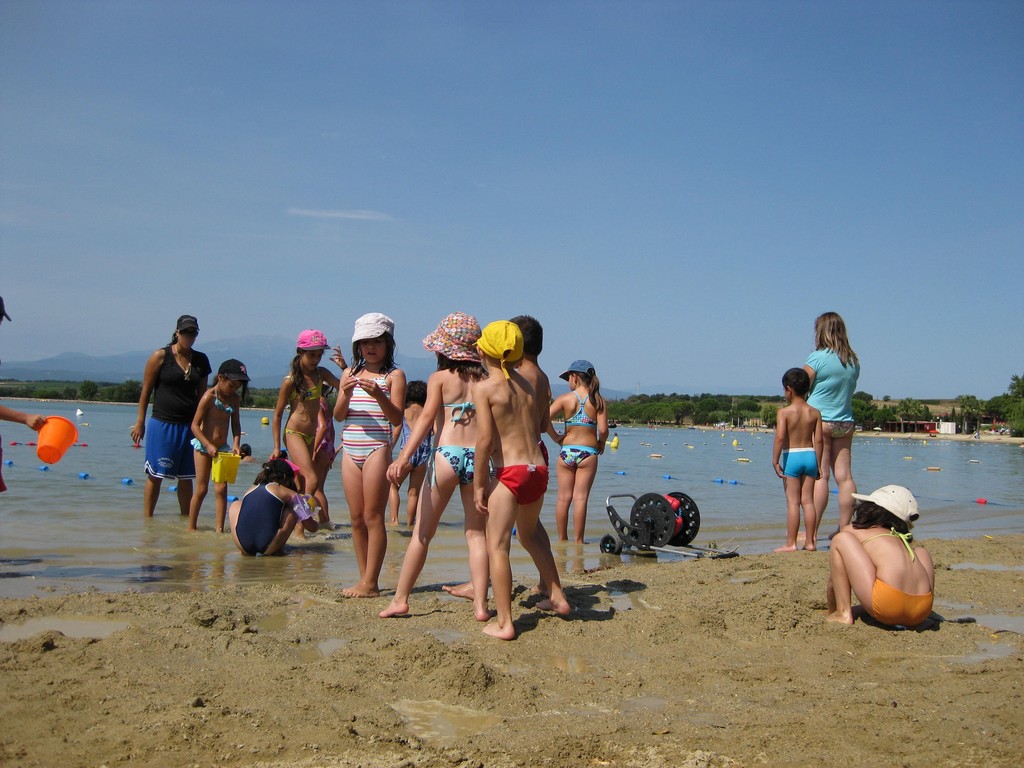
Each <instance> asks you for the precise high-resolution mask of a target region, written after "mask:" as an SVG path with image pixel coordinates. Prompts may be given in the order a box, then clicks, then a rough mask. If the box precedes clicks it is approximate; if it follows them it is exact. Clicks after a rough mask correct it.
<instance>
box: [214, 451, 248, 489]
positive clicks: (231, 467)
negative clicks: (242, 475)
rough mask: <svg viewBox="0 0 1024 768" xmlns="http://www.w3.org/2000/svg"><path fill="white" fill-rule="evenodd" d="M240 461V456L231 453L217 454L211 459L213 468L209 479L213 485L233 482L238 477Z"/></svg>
mask: <svg viewBox="0 0 1024 768" xmlns="http://www.w3.org/2000/svg"><path fill="white" fill-rule="evenodd" d="M241 461H242V457H241V456H237V455H235V454H233V453H218V454H217V455H216V456H214V457H213V468H212V470H211V472H210V478H211V479H212V480H213V482H215V483H228V484H231V483H233V482H235V479H236V478H237V477H238V464H239V463H240V462H241Z"/></svg>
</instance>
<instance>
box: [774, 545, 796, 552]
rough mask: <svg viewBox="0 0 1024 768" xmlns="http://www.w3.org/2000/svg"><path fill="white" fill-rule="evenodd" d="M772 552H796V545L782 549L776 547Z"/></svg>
mask: <svg viewBox="0 0 1024 768" xmlns="http://www.w3.org/2000/svg"><path fill="white" fill-rule="evenodd" d="M772 552H796V544H787V545H786V546H784V547H776V548H775V549H773V550H772Z"/></svg>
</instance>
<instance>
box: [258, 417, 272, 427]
mask: <svg viewBox="0 0 1024 768" xmlns="http://www.w3.org/2000/svg"><path fill="white" fill-rule="evenodd" d="M269 423H270V419H268V418H267V417H266V416H264V417H263V418H262V419H260V424H262V425H263V426H267V424H269Z"/></svg>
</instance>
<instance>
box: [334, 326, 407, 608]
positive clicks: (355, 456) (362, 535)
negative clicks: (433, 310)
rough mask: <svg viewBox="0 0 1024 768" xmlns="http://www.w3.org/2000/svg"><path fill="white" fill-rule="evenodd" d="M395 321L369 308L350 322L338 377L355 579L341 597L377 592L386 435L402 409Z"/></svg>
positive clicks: (383, 546)
mask: <svg viewBox="0 0 1024 768" xmlns="http://www.w3.org/2000/svg"><path fill="white" fill-rule="evenodd" d="M394 331H395V324H394V321H392V320H391V318H390V317H388V316H387V315H382V314H380V313H379V312H371V313H370V314H367V315H363V316H362V317H360V318H359V319H358V320H356V324H355V333H353V335H352V366H351V367H350V368H348V369H347V370H346V371H345V373H344V374H343V375H342V377H341V387H340V388H339V390H338V400H337V403H336V404H335V406H334V418H335V420H337V421H343V422H344V423H345V426H344V429H343V431H342V433H341V442H342V447H343V449H344V456H343V458H342V461H341V481H342V485H343V486H344V488H345V499H346V501H347V502H348V509H349V514H350V515H351V518H352V546H353V548H354V549H355V552H356V562H357V564H358V565H359V583H357V584H356V585H355V586H352V587H349V588H347V589H344V590H342V594H344V595H345V596H346V597H377V596H378V595H380V585H379V583H378V579H379V578H380V569H381V566H383V564H384V555H385V554H386V553H387V544H388V539H387V528H386V526H385V523H384V510H385V507H386V506H387V501H388V490H389V483H388V478H387V469H388V465H390V464H391V436H392V432H393V429H394V427H396V426H398V425H400V424H401V423H402V416H403V415H404V412H405V383H406V382H405V374H404V373H403V372H402V371H401V370H399V369H398V368H396V367H395V357H394V355H395V336H394Z"/></svg>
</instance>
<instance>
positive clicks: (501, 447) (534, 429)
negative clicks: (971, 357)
mask: <svg viewBox="0 0 1024 768" xmlns="http://www.w3.org/2000/svg"><path fill="white" fill-rule="evenodd" d="M477 347H478V348H479V349H480V353H481V357H482V359H483V362H484V365H485V367H486V368H487V373H488V377H487V378H486V379H484V380H483V381H481V382H479V383H478V384H476V385H475V386H474V387H473V400H474V402H475V404H476V410H477V420H478V425H477V442H476V461H477V466H486V464H487V461H488V459H491V460H493V462H494V471H495V475H496V478H495V479H492V478H490V477H488V476H487V474H486V473H484V472H477V474H476V477H475V478H474V499H475V502H476V507H477V510H478V511H479V512H480V513H481V514H483V515H487V553H488V556H489V559H490V571H491V587H492V589H493V593H494V605H495V608H496V609H497V618H496V620H494V621H492V622H490V623H488V624H487V625H486V626H485V627H484V630H483V631H484V632H485V633H486V634H488V635H490V636H491V637H496V638H498V639H501V640H512V639H514V638H515V636H516V630H515V626H514V625H513V624H512V565H511V563H510V561H509V549H510V547H511V542H512V529H513V527H518V530H519V536H520V541H522V542H524V546H526V547H527V551H529V552H530V556H531V557H532V558H533V561H534V563H535V564H536V566H537V570H538V571H540V577H541V583H542V584H544V585H545V586H546V587H547V589H548V593H549V597H547V598H546V599H544V600H542V601H541V602H539V603H538V604H537V607H538V608H540V609H541V610H548V611H555V612H556V613H560V614H563V615H564V614H567V613H569V612H570V611H571V610H572V608H571V606H570V605H569V603H568V601H567V600H566V599H565V593H564V592H563V591H562V584H561V581H560V580H559V578H558V570H557V568H556V567H555V559H554V557H553V555H552V554H551V549H550V546H548V547H547V548H544V549H543V550H542V549H541V548H540V547H537V546H534V545H535V544H536V542H537V541H538V538H537V533H536V527H537V525H538V524H539V517H540V509H541V506H542V505H543V503H544V492H545V491H546V490H547V486H548V468H547V466H546V465H545V464H544V456H543V454H542V453H541V450H540V446H539V445H538V442H537V438H538V431H539V427H540V425H541V424H543V423H544V421H543V413H545V412H547V409H548V403H547V402H546V401H545V402H540V400H539V399H538V397H537V392H536V390H535V389H534V387H533V386H532V385H531V384H530V382H528V381H527V380H526V379H525V378H524V377H523V376H522V375H521V374H520V373H519V372H518V371H517V370H515V369H514V368H512V364H513V363H515V362H516V361H517V360H519V359H520V358H521V357H522V355H523V334H522V332H521V331H520V330H519V327H518V326H516V325H515V323H511V322H509V321H507V320H499V321H496V322H493V323H491V324H490V325H488V326H487V327H486V328H484V330H483V335H481V337H480V340H479V341H478V342H477ZM526 542H530V545H527V544H526ZM531 550H533V551H531Z"/></svg>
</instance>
